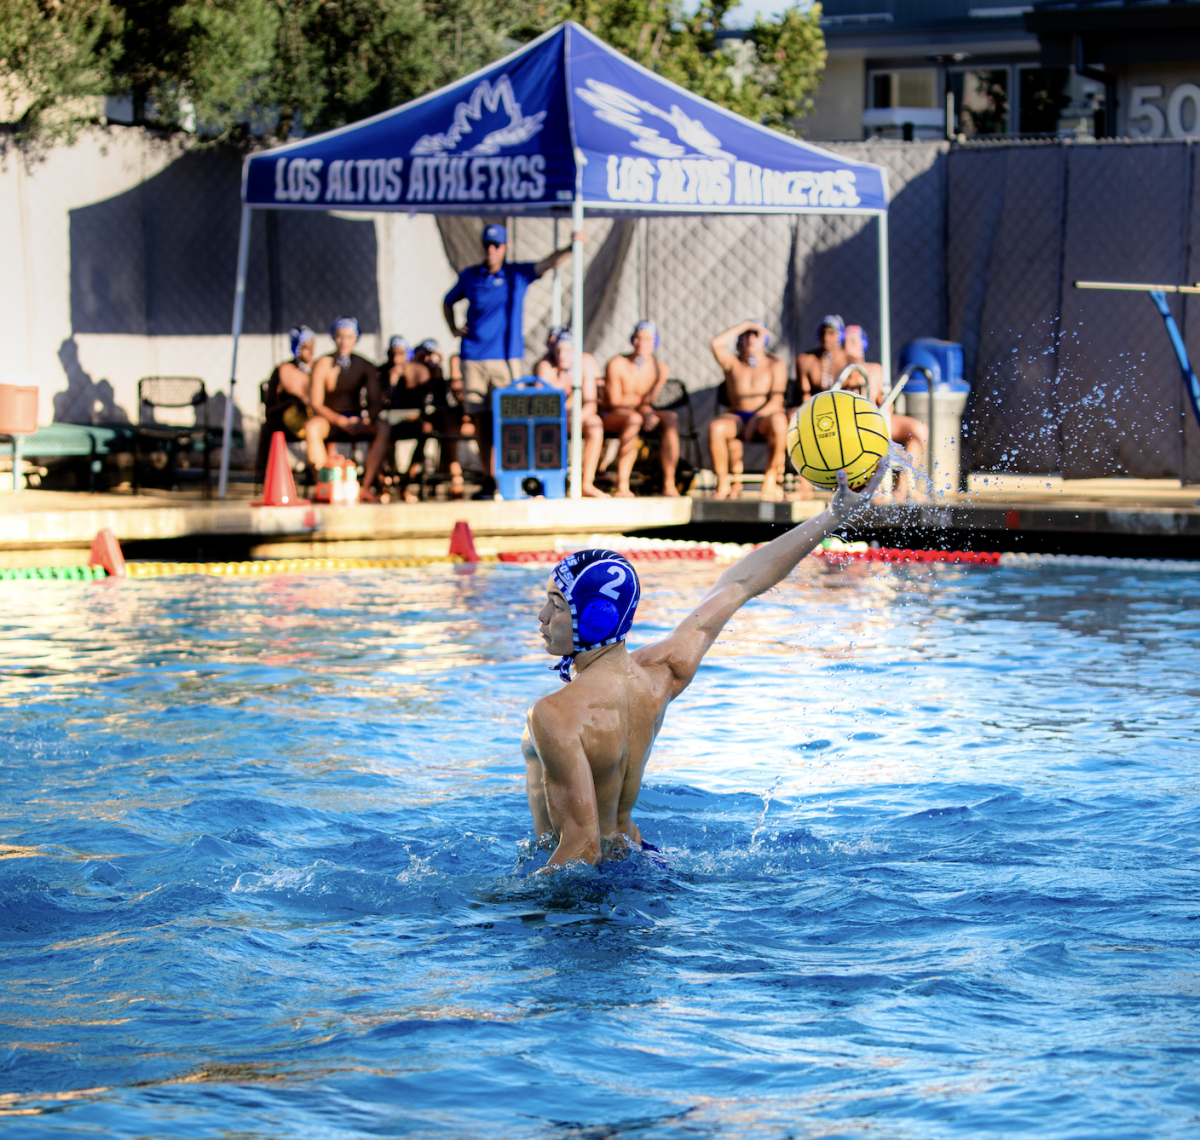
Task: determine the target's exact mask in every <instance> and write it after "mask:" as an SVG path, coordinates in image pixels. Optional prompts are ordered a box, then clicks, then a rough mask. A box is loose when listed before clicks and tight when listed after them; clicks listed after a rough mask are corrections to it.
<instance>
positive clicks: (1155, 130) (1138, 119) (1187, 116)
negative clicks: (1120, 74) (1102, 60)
mask: <svg viewBox="0 0 1200 1140" xmlns="http://www.w3.org/2000/svg"><path fill="white" fill-rule="evenodd" d="M1127 118H1128V121H1129V134H1131V135H1132V136H1133V137H1134V138H1143V139H1162V138H1171V139H1188V138H1200V86H1197V85H1196V84H1195V83H1179V84H1177V85H1176V86H1174V87H1173V88H1172V89H1171V92H1170V94H1169V95H1167V96H1166V97H1165V98H1164V94H1163V84H1161V83H1139V84H1134V85H1132V86H1131V87H1130V88H1129V112H1128V116H1127Z"/></svg>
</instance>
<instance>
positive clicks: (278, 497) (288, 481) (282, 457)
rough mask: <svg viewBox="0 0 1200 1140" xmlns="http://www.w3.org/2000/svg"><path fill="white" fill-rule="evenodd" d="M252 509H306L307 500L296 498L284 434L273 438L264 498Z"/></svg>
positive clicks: (278, 433)
mask: <svg viewBox="0 0 1200 1140" xmlns="http://www.w3.org/2000/svg"><path fill="white" fill-rule="evenodd" d="M250 505H251V506H252V507H306V506H308V500H307V499H298V498H296V480H295V479H293V478H292V469H291V467H290V466H289V465H288V454H287V440H285V439H284V438H283V432H281V431H277V432H276V433H275V434H274V435H273V436H271V453H270V455H268V456H267V477H266V479H264V480H263V497H262V498H261V499H260V500H259V501H258V502H256V503H251V504H250Z"/></svg>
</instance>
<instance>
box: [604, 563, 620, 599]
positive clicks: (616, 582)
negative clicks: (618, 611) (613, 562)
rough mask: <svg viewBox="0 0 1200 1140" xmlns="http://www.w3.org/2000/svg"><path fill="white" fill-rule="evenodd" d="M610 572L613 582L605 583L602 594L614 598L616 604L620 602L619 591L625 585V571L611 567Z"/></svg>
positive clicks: (618, 567)
mask: <svg viewBox="0 0 1200 1140" xmlns="http://www.w3.org/2000/svg"><path fill="white" fill-rule="evenodd" d="M608 572H609V573H610V574H611V575H612V581H611V582H605V583H604V585H603V586H601V587H600V593H602V594H603V595H604V596H605V597H607V598H612V600H613V601H614V602H619V601H620V600H621V595H620V594H618V593H617V590H618V589H619V588H620V587H621V586H623V585H625V571H624V570H622V569H621V567H620V566H610V567H609V568H608Z"/></svg>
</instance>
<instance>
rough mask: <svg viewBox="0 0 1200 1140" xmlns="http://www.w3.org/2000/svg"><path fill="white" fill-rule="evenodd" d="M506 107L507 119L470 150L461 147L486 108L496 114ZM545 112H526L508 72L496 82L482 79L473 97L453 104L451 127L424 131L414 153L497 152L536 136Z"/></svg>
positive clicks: (480, 153)
mask: <svg viewBox="0 0 1200 1140" xmlns="http://www.w3.org/2000/svg"><path fill="white" fill-rule="evenodd" d="M501 110H502V111H503V113H504V114H506V115H507V116H508V123H507V124H506V125H505V126H502V127H499V128H497V129H496V130H494V131H489V132H488V133H487V134H486V135H484V137H483V139H482V140H481V141H480V142H478V143H476V144H475V145H474V146H473V147H470V148H469V149H467V150H459V149H458V144H459V143H460V142H461V141H462V140H463V138H464V137H466V136H467V135H470V134H471V133H472V132H473V131H474V127H473V126H472V123H474V124H476V125H478V124H479V123H480V122H481V121H482V119H483V116H484V112H485V111H487V112H489V113H490V114H492V115H495V114H496V113H497V112H498V111H501ZM545 117H546V112H545V111H539V112H538V113H537V114H536V115H526V114H524V112H522V110H521V104H520V103H518V102H517V97H516V95H515V94H514V92H513V89H512V83H511V82H509V78H508V76H507V75H502V76H500V78H499V79H497V80H496V82H495V83H491V82H489V81H488V80H486V79H485V80H483V81H482V82H481V83H479V85H478V86H477V87H476V88H475V90H474V91H472V92H471V97H470V98H469V99H468V100H467V101H466V102H463V103H459V104H458V106H457V107H455V108H454V122H453V123H452V124H451V126H450V129H449V130H447V131H444V132H442V133H441V134H436V135H422V136H421V137H420V138H419V139H418V140H417V141H416V143H415V145H414V146H413V148H412V151H411V152H410V153H412V154H461V155H490V154H498V153H499V152H500V150H501V149H502V148H504V147H509V146H519V145H520V144H521V143H523V142H526V141H528V140H529V139H531V138H533V136H534V135H536V134H537V133H538V131H540V130H541V129H542V120H543V119H545Z"/></svg>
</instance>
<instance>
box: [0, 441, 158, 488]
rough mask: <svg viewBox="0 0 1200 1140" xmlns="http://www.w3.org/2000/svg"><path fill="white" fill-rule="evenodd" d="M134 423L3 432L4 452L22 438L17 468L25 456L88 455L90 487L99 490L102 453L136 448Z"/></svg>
mask: <svg viewBox="0 0 1200 1140" xmlns="http://www.w3.org/2000/svg"><path fill="white" fill-rule="evenodd" d="M133 433H134V426H133V424H48V425H47V426H46V427H40V428H38V429H37V431H35V432H34V433H33V434H32V435H23V436H17V437H14V436H7V437H4V436H0V439H7V441H8V442H7V443H3V442H0V455H12V454H13V451H14V446H13V445H14V440H17V441H18V446H17V447H16V449H15V450H16V455H15V456H14V459H13V466H14V468H15V467H16V466H17V465H18V464H19V463H20V461H21V459H22V458H33V459H71V458H79V459H87V460H89V463H88V489H89V490H91V491H95V490H96V476H97V475H99V474H100V465H101V457H102V456H105V455H115V454H117V453H118V452H128V451H131V450H132V449H133Z"/></svg>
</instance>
